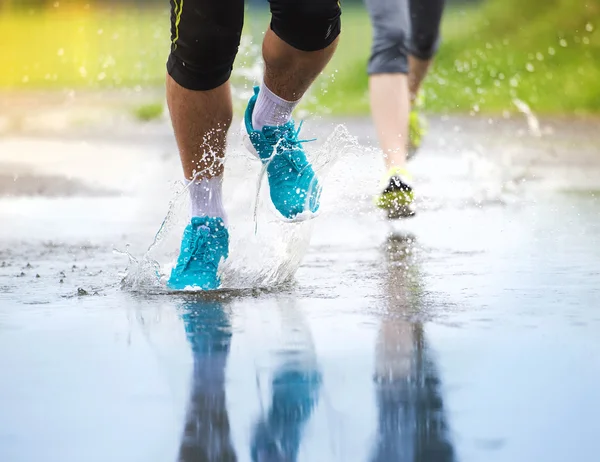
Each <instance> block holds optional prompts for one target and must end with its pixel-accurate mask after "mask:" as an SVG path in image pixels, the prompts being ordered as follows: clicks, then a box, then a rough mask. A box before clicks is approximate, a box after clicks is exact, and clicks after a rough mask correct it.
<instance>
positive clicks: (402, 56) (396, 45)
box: [368, 24, 408, 75]
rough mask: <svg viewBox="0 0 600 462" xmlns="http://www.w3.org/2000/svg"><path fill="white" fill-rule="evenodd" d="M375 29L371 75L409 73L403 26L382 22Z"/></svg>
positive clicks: (369, 69)
mask: <svg viewBox="0 0 600 462" xmlns="http://www.w3.org/2000/svg"><path fill="white" fill-rule="evenodd" d="M373 30H374V34H373V45H372V49H371V57H370V59H369V67H368V73H369V74H370V75H373V74H396V73H400V74H406V73H408V58H407V52H406V33H405V31H404V30H403V29H402V28H399V27H394V26H393V25H388V26H386V25H385V24H381V25H380V26H378V27H377V28H374V29H373Z"/></svg>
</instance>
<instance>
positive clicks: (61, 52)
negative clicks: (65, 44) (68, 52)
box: [56, 48, 65, 56]
mask: <svg viewBox="0 0 600 462" xmlns="http://www.w3.org/2000/svg"><path fill="white" fill-rule="evenodd" d="M56 54H57V55H58V56H63V55H64V54H65V50H64V48H59V49H58V51H57V52H56Z"/></svg>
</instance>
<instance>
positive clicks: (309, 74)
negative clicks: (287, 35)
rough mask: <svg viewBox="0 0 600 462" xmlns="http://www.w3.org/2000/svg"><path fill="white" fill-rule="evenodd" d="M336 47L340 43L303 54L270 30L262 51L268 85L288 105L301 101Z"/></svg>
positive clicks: (266, 83) (266, 35)
mask: <svg viewBox="0 0 600 462" xmlns="http://www.w3.org/2000/svg"><path fill="white" fill-rule="evenodd" d="M337 43H338V39H336V40H335V41H334V42H333V43H332V44H331V45H329V46H328V47H327V48H325V49H323V50H318V51H300V50H298V49H296V48H294V47H292V46H291V45H288V44H287V43H285V42H284V41H283V40H281V39H280V38H279V37H278V36H277V35H276V34H275V33H274V32H273V31H272V30H271V29H269V30H267V32H266V33H265V39H264V41H263V48H262V50H263V59H264V61H265V76H264V82H265V85H266V86H267V88H269V89H270V90H271V91H272V92H273V93H275V94H276V95H277V96H279V97H280V98H282V99H284V100H286V101H297V100H299V99H300V98H302V96H303V95H304V93H305V92H306V90H308V88H309V87H310V85H311V84H312V83H313V81H314V80H315V78H316V77H317V76H318V75H319V74H320V73H321V71H322V70H323V69H324V68H325V66H326V65H327V63H328V62H329V60H330V59H331V57H332V56H333V53H334V51H335V49H336V47H337Z"/></svg>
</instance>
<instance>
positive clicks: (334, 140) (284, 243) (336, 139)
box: [122, 125, 358, 292]
mask: <svg viewBox="0 0 600 462" xmlns="http://www.w3.org/2000/svg"><path fill="white" fill-rule="evenodd" d="M357 145H358V143H357V141H356V139H355V138H353V137H352V136H351V135H350V133H349V132H348V130H347V129H346V128H345V127H344V126H342V125H339V126H337V127H335V129H334V130H333V131H332V133H331V134H330V135H329V137H328V138H327V140H326V141H325V142H324V143H323V144H322V145H321V146H320V147H317V149H316V150H315V151H314V152H312V153H311V152H310V150H309V149H307V151H308V156H309V158H310V159H311V161H312V163H313V168H314V170H315V172H316V174H317V176H318V177H319V179H320V182H321V184H322V185H323V186H324V191H325V192H324V194H325V195H326V194H327V184H328V175H329V172H330V169H331V168H332V166H333V165H334V164H335V163H336V161H337V160H339V159H340V157H343V156H344V155H346V154H347V153H349V152H351V151H352V150H353V149H354V148H355V147H356V146H357ZM263 169H264V167H263V166H262V164H261V163H260V162H258V161H257V160H256V159H255V158H252V157H251V156H249V155H248V154H247V153H246V152H245V151H236V150H233V151H232V152H230V153H228V157H227V159H226V161H225V177H224V184H223V187H224V192H223V195H224V198H225V208H226V210H227V211H228V217H229V234H230V250H229V258H228V259H227V261H226V262H222V263H221V265H220V267H219V272H220V274H221V280H222V288H223V289H226V290H231V289H233V290H239V289H249V288H272V287H273V286H277V285H280V284H283V283H285V282H288V281H289V280H290V279H291V278H292V277H293V275H294V274H295V273H296V271H297V269H298V267H299V266H300V263H301V261H302V258H303V256H304V255H305V254H306V251H307V249H308V245H309V242H310V236H311V233H312V228H313V226H314V221H315V220H305V221H302V222H293V223H290V222H285V221H283V220H282V219H281V217H280V216H279V215H278V214H277V213H276V212H275V211H274V210H273V207H272V206H271V201H270V198H269V188H268V185H267V184H266V181H267V179H266V176H265V175H262V176H261V175H260V172H261V170H263ZM256 178H260V180H259V182H258V183H257V181H256ZM250 191H254V194H249V192H250ZM173 194H174V197H173V199H172V200H171V202H170V204H169V209H168V212H167V214H166V216H165V218H164V220H163V222H162V224H161V226H160V227H159V229H158V231H157V233H156V236H155V238H154V240H153V242H152V244H151V245H150V246H149V247H148V250H147V251H146V253H145V254H144V255H143V256H141V257H140V258H136V257H135V256H133V255H131V254H130V253H129V252H128V251H125V252H123V253H125V254H126V255H127V256H128V258H129V266H128V268H127V271H126V275H125V277H124V279H123V282H122V286H123V288H124V289H126V290H131V291H146V292H147V291H148V290H152V291H156V290H158V291H166V286H165V283H166V279H167V277H168V274H169V273H170V270H171V268H172V267H173V266H174V263H175V261H176V258H177V255H178V250H179V244H180V240H181V235H182V233H183V229H184V228H185V226H186V225H187V223H188V220H189V214H188V210H189V197H188V193H187V187H186V186H184V185H183V184H182V183H177V189H176V190H175V191H174V193H173ZM311 218H313V217H311Z"/></svg>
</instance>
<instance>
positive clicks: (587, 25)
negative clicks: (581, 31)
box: [585, 22, 594, 32]
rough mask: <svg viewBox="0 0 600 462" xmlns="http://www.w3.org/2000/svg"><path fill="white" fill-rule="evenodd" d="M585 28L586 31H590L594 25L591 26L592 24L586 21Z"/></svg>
mask: <svg viewBox="0 0 600 462" xmlns="http://www.w3.org/2000/svg"><path fill="white" fill-rule="evenodd" d="M585 30H587V31H588V32H592V31H593V30H594V26H592V24H591V23H589V22H588V23H587V24H586V25H585Z"/></svg>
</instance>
